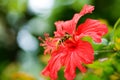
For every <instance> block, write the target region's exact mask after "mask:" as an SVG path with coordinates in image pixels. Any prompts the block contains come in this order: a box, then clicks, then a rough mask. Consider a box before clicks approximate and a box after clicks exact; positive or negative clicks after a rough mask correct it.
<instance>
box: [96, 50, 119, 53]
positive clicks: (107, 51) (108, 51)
mask: <svg viewBox="0 0 120 80" xmlns="http://www.w3.org/2000/svg"><path fill="white" fill-rule="evenodd" d="M114 52H118V51H116V50H101V51H95V53H114Z"/></svg>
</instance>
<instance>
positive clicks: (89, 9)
mask: <svg viewBox="0 0 120 80" xmlns="http://www.w3.org/2000/svg"><path fill="white" fill-rule="evenodd" d="M93 10H94V6H91V5H85V6H84V7H83V8H82V10H81V11H80V13H78V14H75V15H74V16H73V19H72V20H73V21H74V22H75V23H77V22H78V20H79V19H80V17H82V16H83V15H85V14H87V13H92V11H93Z"/></svg>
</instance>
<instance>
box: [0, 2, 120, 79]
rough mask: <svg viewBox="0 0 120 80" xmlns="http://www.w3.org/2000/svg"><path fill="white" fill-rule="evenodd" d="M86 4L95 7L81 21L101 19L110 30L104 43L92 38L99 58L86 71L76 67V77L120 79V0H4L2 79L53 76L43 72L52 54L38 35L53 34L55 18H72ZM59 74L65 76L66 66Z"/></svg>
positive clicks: (0, 20)
mask: <svg viewBox="0 0 120 80" xmlns="http://www.w3.org/2000/svg"><path fill="white" fill-rule="evenodd" d="M84 4H91V5H94V6H95V10H94V11H93V13H92V14H87V15H85V16H84V17H82V18H81V19H80V21H79V23H82V22H84V21H85V19H86V18H93V19H99V20H101V22H103V23H105V24H107V26H108V28H109V33H108V34H107V35H106V36H104V38H103V39H102V43H100V44H96V43H94V42H91V43H92V44H93V47H94V49H95V61H94V63H93V64H91V65H85V66H86V68H88V71H87V73H85V74H81V73H80V71H79V70H76V74H77V75H76V78H75V80H120V52H119V50H120V20H118V18H119V17H120V0H0V80H50V79H49V77H44V76H42V75H41V74H40V72H41V70H42V69H43V68H44V67H45V65H46V64H47V61H48V59H49V56H44V55H43V51H44V50H43V48H42V47H40V46H39V43H40V41H39V40H38V36H42V37H43V34H44V33H45V32H47V33H49V34H50V36H53V32H54V31H55V26H54V22H55V21H58V20H69V19H71V18H72V16H73V15H74V14H75V13H77V12H79V11H80V10H81V8H82V7H83V5H84ZM117 20H118V22H117V23H116V25H115V27H114V24H115V22H116V21H117ZM58 75H59V78H58V80H65V78H64V77H63V76H64V75H63V70H62V69H61V70H60V71H59V73H58Z"/></svg>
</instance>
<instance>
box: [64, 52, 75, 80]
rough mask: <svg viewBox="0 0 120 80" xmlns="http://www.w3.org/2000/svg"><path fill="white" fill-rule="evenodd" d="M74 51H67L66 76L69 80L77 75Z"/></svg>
mask: <svg viewBox="0 0 120 80" xmlns="http://www.w3.org/2000/svg"><path fill="white" fill-rule="evenodd" d="M73 55H74V53H72V54H71V52H69V53H67V56H66V60H65V62H64V63H65V70H64V72H65V74H64V76H65V78H66V79H67V80H73V79H74V78H75V76H76V74H75V71H76V70H75V69H76V66H75V65H74V56H73Z"/></svg>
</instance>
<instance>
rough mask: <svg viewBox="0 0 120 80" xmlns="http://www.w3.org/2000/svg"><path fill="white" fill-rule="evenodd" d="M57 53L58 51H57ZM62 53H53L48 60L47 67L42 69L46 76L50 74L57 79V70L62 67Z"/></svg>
mask: <svg viewBox="0 0 120 80" xmlns="http://www.w3.org/2000/svg"><path fill="white" fill-rule="evenodd" d="M55 54H56V52H55ZM61 57H62V56H61V55H59V54H58V55H53V56H52V57H51V59H50V60H49V62H48V65H47V66H46V68H45V69H44V70H43V71H42V74H43V75H45V76H50V77H51V79H52V80H56V79H57V77H58V76H57V72H58V70H59V69H60V68H61V65H62V64H61Z"/></svg>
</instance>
